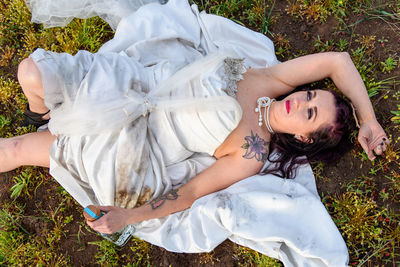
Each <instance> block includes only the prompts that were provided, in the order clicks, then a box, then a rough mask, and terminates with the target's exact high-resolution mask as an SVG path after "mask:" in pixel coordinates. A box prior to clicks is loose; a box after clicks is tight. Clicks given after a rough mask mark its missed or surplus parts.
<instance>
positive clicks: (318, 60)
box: [1, 52, 388, 233]
mask: <svg viewBox="0 0 400 267" xmlns="http://www.w3.org/2000/svg"><path fill="white" fill-rule="evenodd" d="M98 57H100V55H98ZM225 64H226V63H225ZM18 77H19V81H20V84H21V86H22V88H23V90H24V93H25V95H26V96H27V98H28V102H29V107H30V111H31V112H34V113H46V112H47V111H48V108H47V107H46V105H45V104H44V91H43V85H42V84H43V82H42V78H41V77H42V76H41V73H40V71H39V69H38V68H37V66H36V64H35V62H34V60H33V59H32V58H28V59H25V60H24V61H23V62H22V63H21V64H20V66H19V71H18ZM327 77H330V78H331V79H332V80H333V81H334V83H335V84H336V85H337V87H338V88H339V89H340V90H341V91H342V92H343V93H344V94H345V95H346V96H347V97H348V98H349V99H350V100H351V101H352V103H353V104H354V106H355V108H356V110H357V111H358V117H359V118H360V124H361V128H360V132H359V141H360V143H361V145H362V146H363V148H364V149H365V150H366V152H367V154H368V156H369V158H370V159H371V160H372V159H374V156H373V151H375V153H376V154H377V155H380V154H381V153H382V152H383V151H385V149H386V144H387V142H388V139H387V137H386V135H385V133H384V131H383V130H382V128H381V127H380V125H379V123H378V122H377V121H376V118H375V115H374V112H373V108H372V105H371V102H370V101H369V98H368V95H367V93H366V89H365V86H364V84H363V82H362V80H361V77H360V75H359V74H358V72H357V70H356V68H355V67H354V65H353V63H352V61H351V58H350V57H349V55H348V54H347V53H335V52H332V53H321V54H314V55H309V56H304V57H300V58H297V59H294V60H290V61H287V62H284V63H282V64H278V65H275V66H272V67H269V68H264V69H247V70H246V71H245V73H244V74H243V79H242V80H240V81H239V82H238V83H237V92H236V99H237V101H238V102H239V104H240V107H241V109H242V112H243V113H242V118H241V120H240V122H239V124H238V126H237V127H236V128H235V129H234V130H233V131H232V132H231V133H230V134H229V136H228V137H227V138H226V139H225V140H224V142H223V143H222V144H221V145H220V146H218V147H217V149H216V150H215V151H214V157H215V158H216V159H217V161H216V163H214V164H213V165H212V166H210V167H209V168H208V169H207V170H205V171H203V172H201V173H199V174H198V175H197V176H196V177H194V178H193V179H191V180H190V181H189V182H188V183H186V184H185V185H183V186H181V187H179V188H178V189H174V190H171V191H169V192H168V193H167V194H164V195H162V196H159V197H157V198H155V199H153V200H152V201H150V202H149V203H148V204H146V205H143V206H141V207H139V208H134V209H125V208H120V207H101V209H102V210H103V211H106V212H107V215H106V216H104V218H102V219H99V220H98V221H95V222H88V224H89V225H90V226H91V227H92V228H93V229H94V230H96V231H99V232H103V233H112V232H115V231H117V230H119V229H121V228H122V227H124V226H125V225H128V224H133V223H136V222H139V221H142V220H148V219H151V218H156V217H162V216H166V215H168V214H171V213H174V212H177V211H180V210H183V209H187V208H188V207H190V206H191V204H192V203H193V202H194V201H195V200H196V199H197V198H199V197H201V196H204V195H207V194H210V193H212V192H215V191H218V190H221V189H223V188H226V187H228V186H229V185H231V184H233V183H235V182H238V181H240V180H241V179H244V178H246V177H249V176H252V175H254V174H257V173H258V172H260V170H261V168H262V166H263V165H264V163H265V161H266V159H267V158H268V155H269V151H270V142H271V140H274V143H272V146H273V147H274V148H276V149H278V151H279V152H280V153H281V155H283V156H282V158H285V157H289V158H290V159H289V161H287V160H284V159H280V161H281V162H280V163H281V164H280V165H279V167H278V168H277V169H278V170H282V171H283V170H285V169H284V168H283V167H282V166H281V165H285V164H286V163H287V162H291V160H292V158H295V159H296V158H298V157H300V156H303V155H307V156H308V157H309V158H312V159H313V158H319V157H320V158H330V159H331V158H332V156H333V155H335V154H337V153H335V150H337V149H338V146H340V145H342V143H344V144H346V145H349V142H348V137H349V134H350V133H351V131H352V130H353V129H354V127H353V126H352V125H353V123H354V122H353V111H352V108H351V107H350V105H349V104H348V103H347V102H346V101H345V100H343V99H342V98H340V97H339V96H337V94H333V93H332V92H329V91H325V90H306V91H298V92H295V93H292V94H289V95H288V96H287V97H285V98H284V99H282V100H280V101H274V100H273V99H274V98H276V97H279V96H281V95H284V94H288V93H290V91H292V90H293V89H294V88H295V87H296V86H298V85H301V84H305V83H310V82H313V81H317V80H320V79H323V78H327ZM264 103H266V105H263V104H264ZM255 109H256V111H255ZM193 115H194V114H193ZM45 116H47V115H44V117H43V119H45V118H46V117H45ZM80 138H87V137H85V136H82V137H80ZM56 139H57V136H55V135H52V133H51V132H50V131H48V130H47V131H44V132H37V133H30V134H26V135H23V136H19V137H14V138H10V139H4V140H2V154H3V157H2V166H1V167H2V170H1V171H2V172H5V171H10V170H13V169H15V168H17V167H20V166H23V165H37V166H43V167H50V165H49V163H50V155H49V151H50V147H51V145H52V144H53V142H54V141H55V140H56ZM286 151H287V152H286ZM339 151H340V152H343V149H341V150H339ZM291 155H294V156H291ZM90 160H92V159H90ZM83 164H85V162H83ZM294 166H296V164H293V163H292V164H290V167H289V168H288V170H286V172H285V171H283V172H282V173H283V174H287V173H292V174H293V168H294ZM267 172H271V171H268V170H267Z"/></svg>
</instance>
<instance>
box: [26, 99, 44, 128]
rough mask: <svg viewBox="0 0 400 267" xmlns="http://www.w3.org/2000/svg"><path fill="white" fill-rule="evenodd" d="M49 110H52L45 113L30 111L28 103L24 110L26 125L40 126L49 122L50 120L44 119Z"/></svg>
mask: <svg viewBox="0 0 400 267" xmlns="http://www.w3.org/2000/svg"><path fill="white" fill-rule="evenodd" d="M49 112H50V110H49V111H47V112H45V113H42V114H40V113H36V112H32V111H30V109H29V104H28V105H27V107H26V110H25V112H24V116H25V120H24V126H29V125H33V126H35V127H36V128H39V127H40V126H42V125H45V124H46V123H48V122H49V120H44V119H43V116H45V115H46V114H47V113H49Z"/></svg>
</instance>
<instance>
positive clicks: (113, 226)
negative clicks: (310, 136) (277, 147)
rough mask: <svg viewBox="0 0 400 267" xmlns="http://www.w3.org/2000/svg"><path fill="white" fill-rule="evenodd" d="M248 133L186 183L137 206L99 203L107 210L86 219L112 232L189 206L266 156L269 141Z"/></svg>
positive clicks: (252, 170)
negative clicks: (98, 216) (95, 216)
mask: <svg viewBox="0 0 400 267" xmlns="http://www.w3.org/2000/svg"><path fill="white" fill-rule="evenodd" d="M248 134H249V135H247V136H245V137H244V136H243V135H241V138H236V140H237V141H232V142H231V144H230V146H234V147H236V149H234V150H232V152H231V153H229V154H227V155H226V156H223V157H221V158H220V159H218V160H217V161H216V162H215V163H214V164H213V165H212V166H210V167H209V168H207V169H206V170H204V171H203V172H201V173H200V174H198V175H197V176H195V177H194V178H193V179H192V180H190V181H189V182H188V183H187V184H185V185H183V186H181V187H179V188H178V189H172V190H170V191H169V192H168V193H166V194H165V195H162V196H159V197H157V198H155V199H153V200H152V201H150V202H149V203H148V204H146V205H143V206H141V207H139V208H134V209H123V208H119V207H110V206H107V207H100V209H101V210H102V211H105V212H106V213H107V214H106V215H104V216H102V217H101V218H100V219H98V220H97V221H94V222H88V224H89V226H90V227H92V228H93V229H94V230H96V231H99V232H102V233H112V232H115V231H118V230H119V229H121V228H122V227H124V226H125V225H128V224H132V223H137V222H140V221H144V220H149V219H153V218H159V217H164V216H167V215H169V214H172V213H174V212H178V211H181V210H185V209H187V208H189V207H190V206H191V205H192V204H193V202H194V201H195V200H196V199H198V198H200V197H202V196H204V195H207V194H210V193H213V192H215V191H218V190H221V189H224V188H226V187H228V186H230V185H232V184H233V183H235V182H238V181H240V180H242V179H244V178H247V177H249V176H251V175H254V174H256V173H258V172H259V171H260V169H261V167H262V166H263V164H264V162H265V160H266V158H267V155H268V145H269V143H268V142H266V141H265V140H264V139H263V138H261V137H260V136H259V135H258V134H257V133H253V132H252V131H251V132H250V133H248ZM234 139H235V138H234ZM239 140H240V141H239ZM238 142H240V143H238Z"/></svg>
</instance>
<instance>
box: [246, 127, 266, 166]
mask: <svg viewBox="0 0 400 267" xmlns="http://www.w3.org/2000/svg"><path fill="white" fill-rule="evenodd" d="M244 140H245V141H246V143H244V144H243V145H242V148H244V149H246V153H245V154H244V155H243V158H245V159H252V158H255V159H256V160H257V161H261V162H265V161H266V160H267V156H268V145H269V142H266V141H265V140H264V139H262V138H261V137H259V136H258V134H255V135H254V134H253V131H251V135H250V136H246V137H245V138H244Z"/></svg>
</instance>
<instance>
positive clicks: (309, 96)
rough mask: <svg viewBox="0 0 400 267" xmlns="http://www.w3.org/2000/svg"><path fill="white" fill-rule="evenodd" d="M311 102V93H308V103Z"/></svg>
mask: <svg viewBox="0 0 400 267" xmlns="http://www.w3.org/2000/svg"><path fill="white" fill-rule="evenodd" d="M310 100H311V92H310V91H307V101H310Z"/></svg>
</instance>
